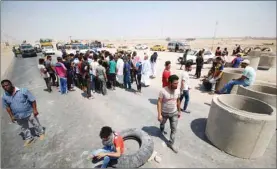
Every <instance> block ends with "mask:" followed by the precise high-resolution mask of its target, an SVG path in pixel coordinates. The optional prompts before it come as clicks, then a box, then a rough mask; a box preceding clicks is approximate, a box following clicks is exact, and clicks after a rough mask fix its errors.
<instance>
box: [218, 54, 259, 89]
mask: <svg viewBox="0 0 277 169" xmlns="http://www.w3.org/2000/svg"><path fill="white" fill-rule="evenodd" d="M249 64H250V61H249V60H248V59H245V60H243V61H242V62H241V67H242V68H244V71H243V72H242V76H241V77H240V78H238V79H233V80H231V81H229V82H228V83H227V84H225V85H224V87H223V88H222V89H221V90H219V91H217V92H216V93H218V94H223V93H226V94H230V93H231V90H232V88H233V86H234V85H242V86H244V87H246V86H250V85H252V84H253V83H254V81H255V78H256V71H255V69H254V68H252V67H250V66H249Z"/></svg>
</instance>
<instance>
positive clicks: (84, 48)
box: [77, 45, 89, 54]
mask: <svg viewBox="0 0 277 169" xmlns="http://www.w3.org/2000/svg"><path fill="white" fill-rule="evenodd" d="M77 49H78V50H79V52H80V53H83V54H85V53H87V51H88V50H89V46H88V45H78V46H77Z"/></svg>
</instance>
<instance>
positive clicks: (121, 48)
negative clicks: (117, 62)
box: [116, 45, 129, 52]
mask: <svg viewBox="0 0 277 169" xmlns="http://www.w3.org/2000/svg"><path fill="white" fill-rule="evenodd" d="M128 50H129V47H128V46H125V45H121V46H118V48H117V50H116V51H117V52H120V51H128Z"/></svg>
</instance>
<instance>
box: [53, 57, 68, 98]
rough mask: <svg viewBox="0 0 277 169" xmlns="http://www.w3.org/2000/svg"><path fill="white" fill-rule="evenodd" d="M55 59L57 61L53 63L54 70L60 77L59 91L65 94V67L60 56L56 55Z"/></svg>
mask: <svg viewBox="0 0 277 169" xmlns="http://www.w3.org/2000/svg"><path fill="white" fill-rule="evenodd" d="M57 61H58V62H57V63H56V65H55V70H56V73H57V75H58V77H59V79H60V91H61V94H66V93H67V75H66V72H67V69H66V67H65V66H64V64H63V63H62V61H63V60H62V58H61V57H58V58H57Z"/></svg>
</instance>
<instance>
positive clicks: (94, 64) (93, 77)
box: [90, 54, 99, 93]
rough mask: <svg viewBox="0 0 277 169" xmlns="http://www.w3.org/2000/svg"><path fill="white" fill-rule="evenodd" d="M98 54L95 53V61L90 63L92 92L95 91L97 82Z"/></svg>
mask: <svg viewBox="0 0 277 169" xmlns="http://www.w3.org/2000/svg"><path fill="white" fill-rule="evenodd" d="M97 60H98V56H97V55H96V54H93V61H92V62H91V63H90V76H91V77H90V79H91V88H92V92H93V93H95V82H96V68H97V67H98V65H99V63H98V62H97Z"/></svg>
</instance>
